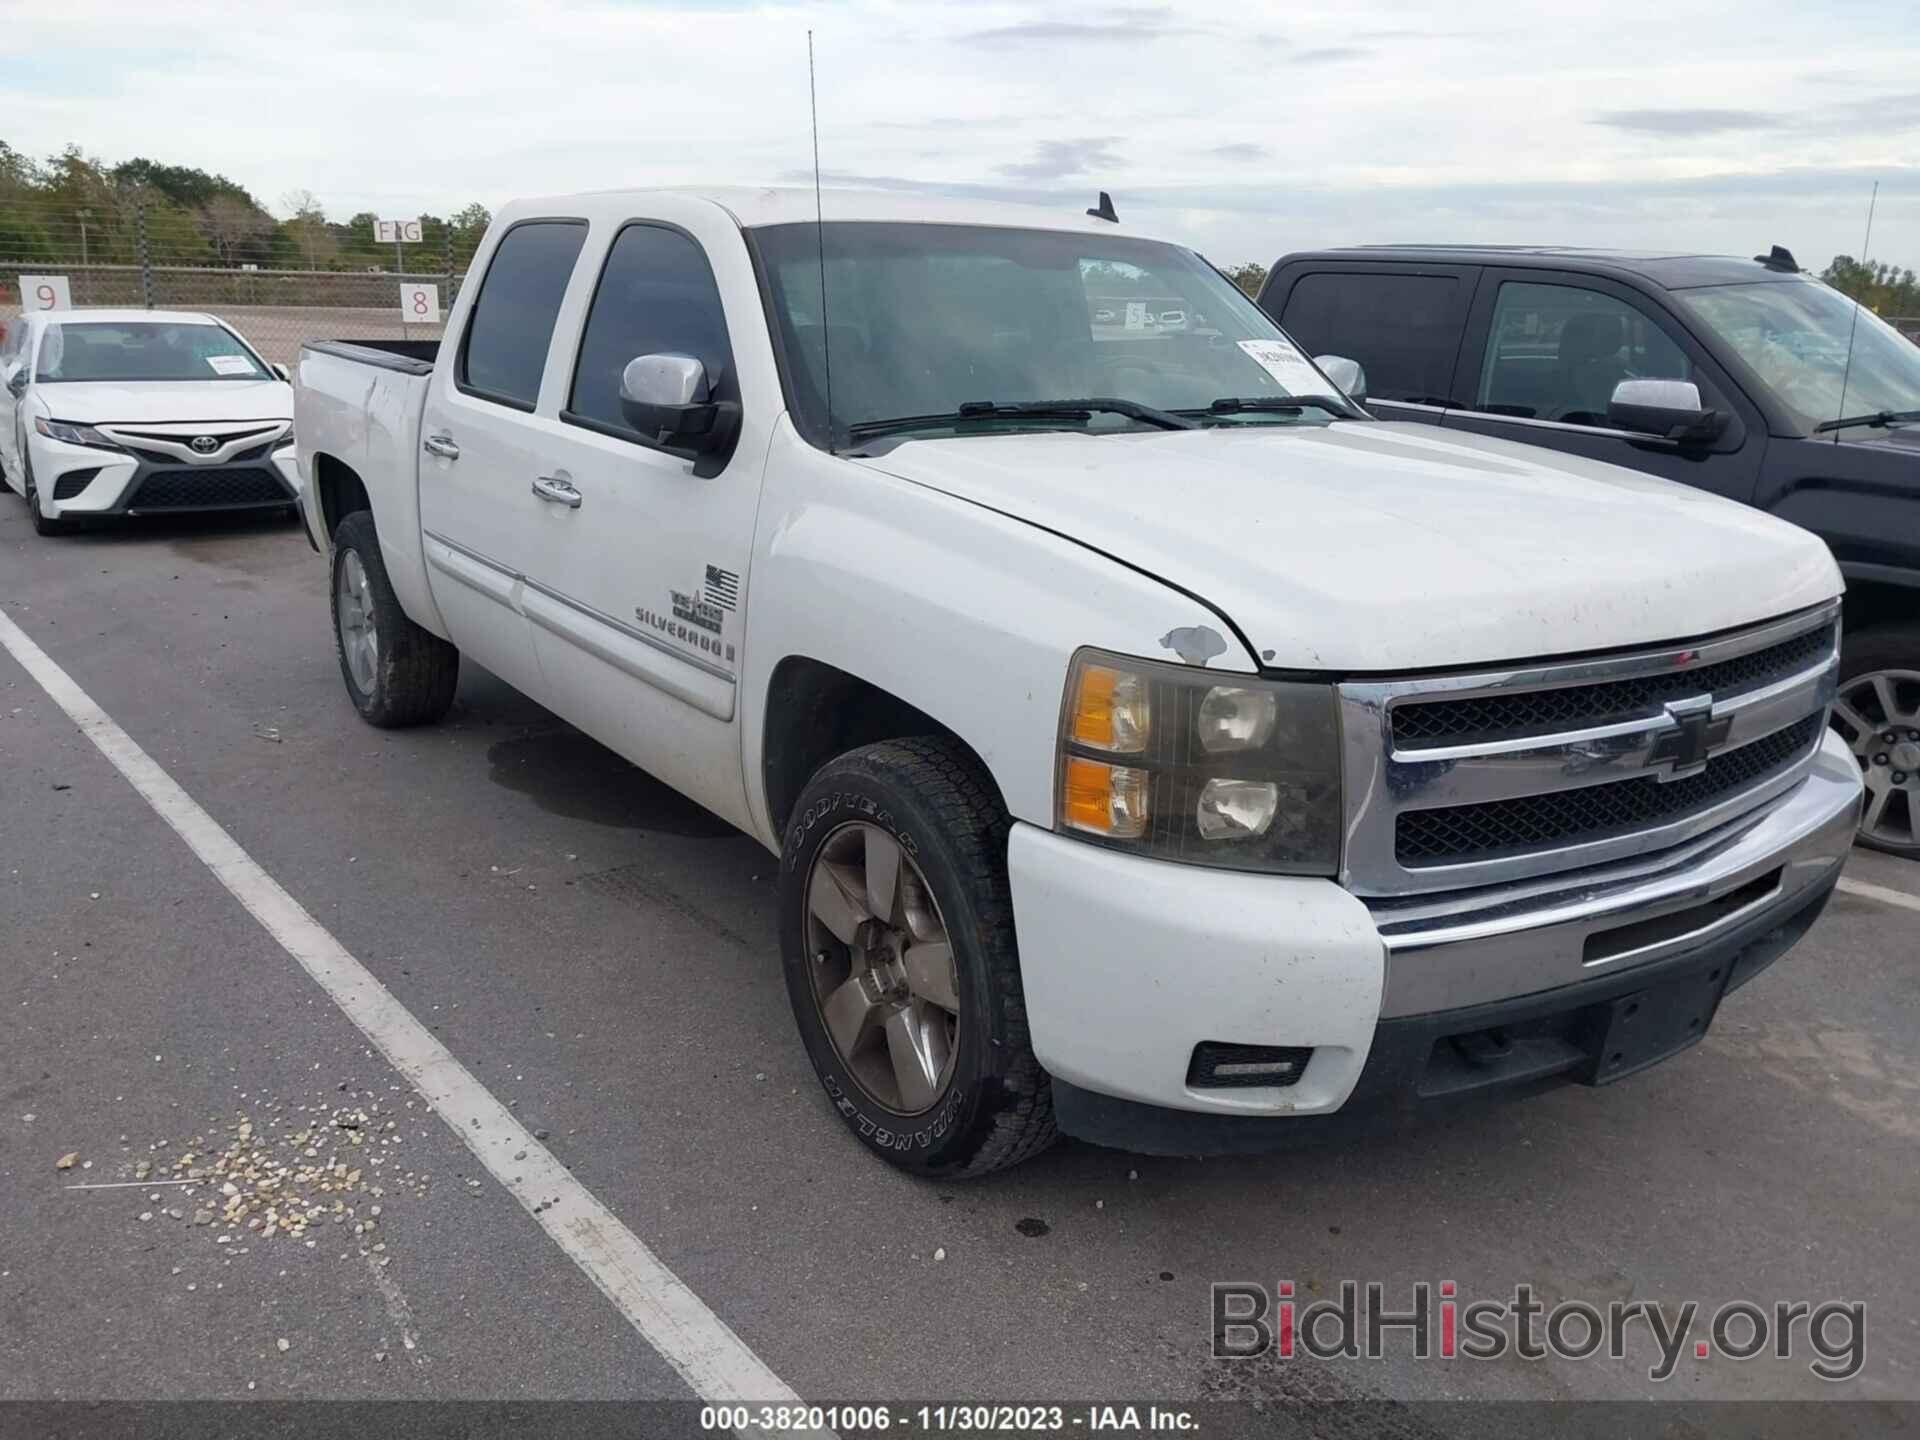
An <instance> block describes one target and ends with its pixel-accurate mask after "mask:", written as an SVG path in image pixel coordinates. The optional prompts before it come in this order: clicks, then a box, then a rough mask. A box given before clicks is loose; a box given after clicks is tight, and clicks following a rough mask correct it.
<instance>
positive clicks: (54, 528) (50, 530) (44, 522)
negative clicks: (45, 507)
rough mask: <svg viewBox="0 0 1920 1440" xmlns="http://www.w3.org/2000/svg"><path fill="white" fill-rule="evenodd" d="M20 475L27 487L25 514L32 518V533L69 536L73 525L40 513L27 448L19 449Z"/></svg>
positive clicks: (38, 492) (36, 489) (38, 496)
mask: <svg viewBox="0 0 1920 1440" xmlns="http://www.w3.org/2000/svg"><path fill="white" fill-rule="evenodd" d="M20 474H21V479H23V480H24V481H25V482H26V486H27V514H29V515H31V516H32V517H33V533H34V534H36V535H71V534H72V533H73V530H74V524H73V521H71V520H60V519H56V518H53V517H51V516H48V515H46V514H44V513H42V511H41V509H40V491H39V489H38V488H37V487H36V486H35V485H34V483H33V457H32V456H31V455H29V454H28V453H27V447H26V446H25V445H22V446H21V447H20Z"/></svg>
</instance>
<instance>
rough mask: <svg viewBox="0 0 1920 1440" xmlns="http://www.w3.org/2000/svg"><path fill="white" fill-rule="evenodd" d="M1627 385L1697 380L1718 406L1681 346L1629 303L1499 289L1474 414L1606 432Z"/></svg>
mask: <svg viewBox="0 0 1920 1440" xmlns="http://www.w3.org/2000/svg"><path fill="white" fill-rule="evenodd" d="M1622 380H1693V381H1695V383H1698V384H1701V386H1702V398H1703V400H1704V401H1705V402H1706V403H1707V405H1708V406H1709V408H1711V407H1712V404H1713V401H1712V400H1711V399H1710V398H1708V397H1707V395H1706V388H1707V387H1706V386H1705V385H1704V383H1702V382H1701V381H1700V380H1699V378H1698V377H1697V376H1695V374H1694V367H1693V366H1692V364H1691V363H1689V361H1688V360H1687V357H1686V355H1685V353H1684V352H1683V351H1682V350H1681V349H1680V347H1679V345H1678V344H1676V343H1675V342H1674V340H1673V338H1672V337H1671V336H1669V335H1668V334H1667V332H1666V331H1665V330H1664V329H1663V328H1662V327H1661V326H1660V325H1659V324H1658V323H1657V322H1656V321H1654V320H1653V319H1651V318H1650V317H1649V316H1647V315H1646V314H1645V313H1643V312H1642V311H1640V310H1638V309H1636V308H1635V307H1634V306H1632V305H1629V304H1627V302H1626V301H1624V300H1620V299H1618V298H1616V297H1614V296H1612V295H1607V294H1603V293H1602V292H1600V291H1598V290H1588V289H1584V288H1582V287H1579V286H1574V285H1532V284H1522V283H1516V282H1514V281H1508V282H1506V283H1505V284H1503V285H1501V287H1500V294H1499V297H1498V299H1497V300H1496V301H1495V304H1494V309H1493V325H1492V329H1491V332H1490V333H1489V335H1488V340H1487V350H1486V356H1485V358H1484V359H1483V360H1482V361H1481V364H1480V383H1479V389H1478V392H1477V394H1476V395H1475V397H1474V408H1475V409H1476V410H1482V411H1485V412H1487V413H1488V414H1491V415H1513V416H1517V417H1519V418H1522V419H1529V420H1557V421H1560V422H1561V423H1563V424H1567V425H1605V424H1606V423H1607V403H1608V401H1609V400H1611V399H1612V397H1613V387H1614V386H1616V385H1618V384H1619V383H1620V382H1621V381H1622Z"/></svg>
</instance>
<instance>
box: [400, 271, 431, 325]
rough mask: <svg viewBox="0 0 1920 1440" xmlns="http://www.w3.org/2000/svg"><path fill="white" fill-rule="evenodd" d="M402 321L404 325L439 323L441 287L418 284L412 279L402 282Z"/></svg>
mask: <svg viewBox="0 0 1920 1440" xmlns="http://www.w3.org/2000/svg"><path fill="white" fill-rule="evenodd" d="M400 321H401V323H402V324H404V325H438V324H439V323H440V287H439V286H438V285H416V284H414V283H413V282H412V281H411V280H408V281H403V282H401V285H400Z"/></svg>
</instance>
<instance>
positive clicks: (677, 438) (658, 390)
mask: <svg viewBox="0 0 1920 1440" xmlns="http://www.w3.org/2000/svg"><path fill="white" fill-rule="evenodd" d="M620 413H621V414H622V415H624V416H625V417H626V420H627V423H628V424H629V425H631V426H633V428H634V429H636V430H638V431H639V432H640V433H641V434H642V435H645V436H647V437H648V438H649V440H650V441H651V442H652V443H653V444H655V445H658V446H660V447H661V448H662V449H665V450H691V451H693V453H694V454H696V455H700V456H710V455H718V454H722V453H724V452H725V451H726V450H727V449H728V448H729V447H730V446H731V445H732V444H733V440H734V436H735V435H737V434H738V433H739V429H740V407H739V406H738V405H734V404H730V403H728V402H726V401H722V400H715V399H714V398H713V393H712V386H711V384H710V383H709V382H708V379H707V367H706V366H705V365H703V364H701V363H700V361H698V360H696V359H695V358H694V357H693V356H691V355H673V354H666V355H640V356H636V357H635V358H634V359H632V360H629V361H628V362H627V368H626V369H625V370H623V371H621V372H620ZM695 468H696V471H698V470H699V469H700V468H701V467H698V466H696V467H695Z"/></svg>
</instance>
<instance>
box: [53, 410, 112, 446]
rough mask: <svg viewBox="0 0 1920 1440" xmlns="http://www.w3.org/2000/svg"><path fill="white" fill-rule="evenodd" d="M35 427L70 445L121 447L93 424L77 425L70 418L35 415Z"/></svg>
mask: <svg viewBox="0 0 1920 1440" xmlns="http://www.w3.org/2000/svg"><path fill="white" fill-rule="evenodd" d="M33 428H34V429H36V430H38V431H39V432H40V433H41V434H42V435H44V436H46V437H47V438H48V439H49V440H60V441H63V442H65V443H66V444H68V445H91V446H93V448H94V449H96V450H118V449H119V448H120V447H119V446H118V445H116V444H114V443H113V441H111V440H109V439H108V438H107V437H106V436H104V435H102V434H101V433H100V432H99V431H98V430H96V429H94V428H93V427H92V426H91V425H75V424H73V423H72V422H71V421H68V420H43V419H41V418H40V417H39V416H38V415H36V416H34V417H33Z"/></svg>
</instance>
